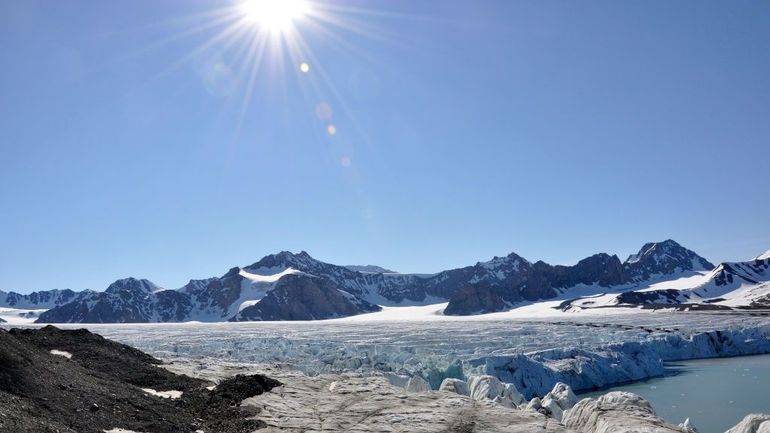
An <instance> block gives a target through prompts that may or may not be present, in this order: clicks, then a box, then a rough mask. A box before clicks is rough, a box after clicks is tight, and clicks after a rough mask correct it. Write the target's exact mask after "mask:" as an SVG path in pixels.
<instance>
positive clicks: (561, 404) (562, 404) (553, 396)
mask: <svg viewBox="0 0 770 433" xmlns="http://www.w3.org/2000/svg"><path fill="white" fill-rule="evenodd" d="M577 402H578V398H577V396H575V393H574V392H572V388H570V386H569V385H567V384H565V383H561V382H557V383H556V385H554V386H553V389H552V390H551V391H550V392H549V393H548V394H546V395H545V397H543V400H542V402H541V405H542V407H544V408H546V409H548V410H549V411H550V412H551V416H553V417H554V418H556V419H557V420H559V421H561V420H562V416H563V414H564V412H565V411H567V410H569V409H571V408H572V407H573V406H574V405H575V404H576V403H577Z"/></svg>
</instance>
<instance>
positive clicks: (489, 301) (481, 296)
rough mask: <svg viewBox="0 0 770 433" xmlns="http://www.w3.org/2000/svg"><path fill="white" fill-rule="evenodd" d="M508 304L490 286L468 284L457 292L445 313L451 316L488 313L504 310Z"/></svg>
mask: <svg viewBox="0 0 770 433" xmlns="http://www.w3.org/2000/svg"><path fill="white" fill-rule="evenodd" d="M506 307H507V304H506V303H505V301H503V299H502V298H501V297H500V295H499V294H498V293H497V291H496V290H494V289H492V288H490V287H489V286H466V287H463V288H462V289H460V290H458V291H457V292H455V294H454V295H453V296H452V299H451V300H450V301H449V304H448V305H447V307H446V308H445V309H444V314H446V315H449V316H458V315H468V314H486V313H494V312H496V311H503V310H504V309H505V308H506Z"/></svg>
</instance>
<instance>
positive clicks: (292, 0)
mask: <svg viewBox="0 0 770 433" xmlns="http://www.w3.org/2000/svg"><path fill="white" fill-rule="evenodd" d="M308 10H309V6H308V3H307V2H306V1H304V0H244V1H243V3H241V12H242V13H243V16H244V18H245V19H246V20H248V21H251V22H253V23H255V24H256V25H258V26H259V27H260V28H261V29H263V30H267V31H269V32H271V33H286V32H289V31H291V30H292V28H293V27H294V21H296V20H298V19H300V18H302V17H303V16H304V15H305V14H307V13H308Z"/></svg>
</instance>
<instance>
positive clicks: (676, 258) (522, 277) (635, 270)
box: [444, 239, 714, 315]
mask: <svg viewBox="0 0 770 433" xmlns="http://www.w3.org/2000/svg"><path fill="white" fill-rule="evenodd" d="M509 257H511V256H509ZM477 266H478V265H477ZM516 267H517V272H516V273H515V274H513V275H514V278H499V277H500V276H502V275H498V278H497V279H494V278H488V279H487V280H485V281H482V283H481V284H479V281H478V280H471V281H469V282H468V285H467V286H465V287H463V288H462V289H460V290H458V291H457V292H456V293H455V294H454V296H452V298H450V300H449V305H448V306H447V308H446V309H445V310H444V313H445V314H452V315H468V314H479V313H491V312H495V311H502V310H505V309H510V308H511V307H513V306H514V305H516V304H519V303H521V302H525V301H537V300H545V299H552V298H555V297H556V296H557V295H558V294H560V293H563V292H568V291H569V290H570V288H572V287H575V286H579V285H582V286H591V285H593V286H596V290H595V291H596V292H597V293H599V292H601V291H603V290H608V291H609V290H612V288H615V290H618V288H620V287H624V286H626V287H627V286H630V285H632V284H634V283H640V282H643V281H649V280H651V279H660V278H674V277H676V276H678V275H680V274H682V273H683V272H695V271H705V270H710V269H713V268H714V265H712V264H711V263H710V262H709V261H708V260H706V259H704V258H703V257H700V256H698V255H697V254H695V253H694V252H693V251H691V250H688V249H687V248H684V247H683V246H681V245H679V244H678V243H676V242H674V241H673V240H670V239H669V240H666V241H663V242H654V243H648V244H645V245H644V246H643V247H642V248H641V249H640V250H639V252H638V253H637V254H634V255H632V256H631V257H629V258H628V259H627V260H626V261H625V262H623V263H621V262H620V259H618V257H617V256H610V255H608V254H596V255H593V256H591V257H588V258H586V259H583V260H581V261H579V262H578V263H577V264H576V265H574V266H552V265H549V264H547V263H544V262H542V261H541V262H537V263H535V264H530V263H529V262H526V261H517V262H516ZM505 268H506V269H510V268H511V266H507V267H505Z"/></svg>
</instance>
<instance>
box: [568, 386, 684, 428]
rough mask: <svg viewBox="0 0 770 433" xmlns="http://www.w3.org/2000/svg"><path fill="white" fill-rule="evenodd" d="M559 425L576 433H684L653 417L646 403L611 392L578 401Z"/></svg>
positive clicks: (639, 398) (623, 393)
mask: <svg viewBox="0 0 770 433" xmlns="http://www.w3.org/2000/svg"><path fill="white" fill-rule="evenodd" d="M562 423H563V424H564V425H565V426H567V427H568V428H571V429H574V430H576V431H577V432H579V433H683V432H686V430H684V429H683V428H681V427H675V426H672V425H671V424H668V423H666V422H665V421H664V420H663V419H662V418H660V417H658V416H657V415H655V411H653V409H652V406H650V403H649V402H647V400H645V399H643V398H642V397H640V396H638V395H636V394H632V393H629V392H619V391H616V392H610V393H607V394H605V395H603V396H601V397H599V398H598V399H590V398H586V399H583V400H580V401H579V402H577V404H575V406H574V407H572V408H571V409H570V410H568V411H567V412H566V413H565V414H564V417H563V418H562Z"/></svg>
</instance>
